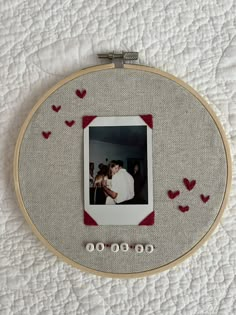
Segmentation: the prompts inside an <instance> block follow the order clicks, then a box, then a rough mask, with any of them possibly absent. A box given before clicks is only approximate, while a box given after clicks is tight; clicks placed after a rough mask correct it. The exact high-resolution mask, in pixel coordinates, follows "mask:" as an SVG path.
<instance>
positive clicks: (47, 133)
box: [42, 131, 51, 139]
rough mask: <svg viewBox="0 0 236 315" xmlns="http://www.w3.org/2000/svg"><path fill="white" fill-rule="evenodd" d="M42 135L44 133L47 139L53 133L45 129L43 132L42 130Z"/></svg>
mask: <svg viewBox="0 0 236 315" xmlns="http://www.w3.org/2000/svg"><path fill="white" fill-rule="evenodd" d="M42 135H43V137H44V138H45V139H48V138H49V137H50V135H51V131H48V132H46V131H43V132H42Z"/></svg>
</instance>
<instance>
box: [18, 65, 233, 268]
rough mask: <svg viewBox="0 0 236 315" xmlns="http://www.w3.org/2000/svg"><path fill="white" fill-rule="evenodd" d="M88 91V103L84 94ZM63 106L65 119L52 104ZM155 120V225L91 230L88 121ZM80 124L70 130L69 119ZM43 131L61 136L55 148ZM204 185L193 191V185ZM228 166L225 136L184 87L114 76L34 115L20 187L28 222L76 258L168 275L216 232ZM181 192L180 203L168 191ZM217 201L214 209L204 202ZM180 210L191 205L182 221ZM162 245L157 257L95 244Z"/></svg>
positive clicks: (153, 78) (78, 83)
mask: <svg viewBox="0 0 236 315" xmlns="http://www.w3.org/2000/svg"><path fill="white" fill-rule="evenodd" d="M77 88H79V89H82V88H85V89H86V90H87V95H86V97H85V98H84V99H80V98H78V97H77V96H76V95H75V90H76V89H77ZM52 104H55V105H61V106H62V109H61V111H60V112H59V113H55V112H54V111H52V110H51V105H52ZM139 114H152V115H153V120H154V128H153V177H154V210H155V224H154V225H153V226H98V227H96V226H86V225H84V223H83V210H84V206H83V129H82V116H84V115H98V116H115V115H139ZM72 119H73V120H75V121H76V124H75V125H74V126H73V127H72V128H69V127H67V126H66V125H65V123H64V121H65V120H72ZM42 131H51V132H52V134H51V136H50V138H49V139H48V140H45V139H44V138H43V137H42V136H41V132H42ZM184 177H187V178H189V179H195V180H196V181H197V184H196V186H195V188H194V189H193V190H192V191H187V190H186V188H185V187H184V185H183V178H184ZM226 179H227V160H226V155H225V149H224V145H223V141H222V138H221V135H220V133H219V131H218V129H217V127H216V125H215V123H214V120H213V119H212V117H211V116H210V114H209V113H208V111H207V110H206V109H205V107H204V106H203V105H202V104H201V103H200V102H199V101H198V100H197V99H196V98H195V97H194V96H193V95H192V94H191V93H190V92H188V91H187V90H186V89H184V88H183V87H182V86H180V85H179V84H177V83H176V82H174V81H172V80H169V79H167V78H164V77H162V76H160V75H157V74H152V73H149V72H144V71H139V70H128V69H109V70H102V71H98V72H93V73H89V74H86V75H83V76H81V77H79V78H77V79H74V80H72V81H70V82H69V83H67V84H65V85H63V86H62V87H61V88H59V89H58V90H57V91H55V92H54V93H53V94H52V95H50V96H49V97H48V99H47V100H46V101H45V102H44V103H43V104H42V105H41V106H40V108H39V109H38V110H37V112H36V113H35V114H34V116H33V118H32V120H31V122H30V123H29V125H28V128H27V130H26V132H25V135H24V139H23V141H22V145H21V149H20V156H19V182H20V189H21V194H22V198H23V201H24V205H25V208H26V209H27V211H28V214H29V216H30V218H31V220H32V221H33V223H34V224H35V226H36V228H37V229H38V230H39V232H40V233H41V234H42V235H43V236H44V237H45V238H46V239H47V240H48V242H49V243H50V244H51V245H52V246H53V247H55V248H56V249H57V250H58V251H59V252H61V253H62V254H64V255H65V256H67V257H68V258H70V259H71V260H73V261H75V262H77V263H79V264H81V265H83V266H86V267H89V268H92V269H95V270H98V271H104V272H112V273H132V272H142V271H147V270H151V269H154V268H158V267H160V266H163V265H165V264H167V263H170V262H171V261H174V260H176V259H177V258H179V257H180V256H182V255H184V254H185V253H186V252H188V251H189V250H190V249H191V248H192V247H193V246H194V245H195V244H196V243H197V242H198V241H199V240H200V239H201V238H202V237H203V236H204V235H205V234H206V232H207V231H208V230H209V228H210V227H211V225H212V224H213V222H214V220H215V218H216V216H217V214H218V212H219V210H220V207H221V204H222V200H223V197H224V193H225V188H226ZM169 189H172V190H180V192H181V194H180V196H179V197H178V198H176V199H174V200H171V199H169V198H168V196H167V191H168V190H169ZM202 193H203V194H205V195H210V196H211V198H210V200H209V202H208V203H206V204H204V203H203V202H202V201H201V200H200V197H199V196H200V194H202ZM179 205H189V207H190V210H189V211H188V212H186V213H182V212H180V211H179V210H178V206H179ZM98 241H101V242H104V243H112V242H118V243H120V242H124V241H125V242H127V243H129V244H137V243H141V244H147V243H150V244H154V245H155V250H154V252H153V253H152V254H145V253H143V254H137V253H135V251H134V250H129V251H128V252H126V253H123V252H118V253H112V252H111V251H110V249H107V248H106V249H105V250H104V251H103V252H100V253H98V252H97V251H94V252H92V253H88V252H87V251H86V250H85V244H86V243H87V242H94V243H96V242H98Z"/></svg>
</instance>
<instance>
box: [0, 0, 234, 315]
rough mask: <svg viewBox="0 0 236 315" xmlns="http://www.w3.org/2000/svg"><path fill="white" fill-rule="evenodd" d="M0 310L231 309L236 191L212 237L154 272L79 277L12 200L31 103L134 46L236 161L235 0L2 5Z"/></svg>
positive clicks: (108, 314)
mask: <svg viewBox="0 0 236 315" xmlns="http://www.w3.org/2000/svg"><path fill="white" fill-rule="evenodd" d="M0 16H1V20H0V21H1V23H0V65H1V72H0V77H1V89H0V97H1V102H0V154H1V159H0V174H1V175H0V315H8V314H30V315H31V314H32V315H39V314H42V315H49V314H80V315H87V314H89V315H126V314H127V315H150V314H187V315H189V314H190V315H193V314H196V315H201V314H206V315H211V314H221V315H225V314H236V301H235V295H236V282H235V274H236V209H235V203H236V190H235V179H236V178H235V173H234V178H233V186H232V191H231V198H230V201H229V204H228V207H227V209H226V211H225V213H224V216H223V219H222V221H221V223H220V225H219V227H218V228H217V229H216V231H215V232H214V234H213V235H212V236H211V238H210V239H209V241H208V242H207V243H206V244H205V245H204V246H203V247H202V248H201V249H200V250H198V251H197V252H196V253H195V254H194V255H193V256H192V257H191V258H189V259H187V260H185V262H184V263H182V264H181V265H178V266H177V267H175V268H173V269H171V270H169V271H166V272H163V273H161V274H158V275H154V276H150V277H147V278H141V279H132V280H119V279H109V278H101V277H97V276H94V275H90V274H86V273H84V272H81V271H79V270H77V269H75V268H72V267H70V266H69V265H66V264H65V263H64V262H62V261H60V260H59V259H58V258H56V257H55V256H54V255H53V254H51V253H50V252H49V251H48V250H47V249H46V248H45V247H44V246H43V245H42V244H41V242H40V241H38V240H37V238H36V237H35V236H34V235H33V233H32V232H31V229H30V228H29V227H28V225H27V224H26V222H25V219H24V218H23V215H22V213H21V211H20V210H19V207H18V205H17V202H16V198H15V193H14V186H13V176H12V164H13V151H14V146H15V143H16V139H17V135H18V133H19V129H20V127H21V125H22V123H23V121H24V120H25V118H26V116H27V113H28V112H29V111H30V109H31V108H32V107H33V105H34V103H35V102H36V101H37V100H38V98H39V97H40V96H41V95H42V94H43V93H44V92H46V91H47V90H48V88H49V87H51V86H52V85H54V84H55V83H56V82H57V81H59V80H61V79H62V78H63V77H65V76H67V75H68V74H70V73H72V72H74V71H76V70H79V69H81V68H85V67H87V66H91V65H95V64H97V63H99V60H97V58H96V54H97V53H101V52H108V51H109V52H110V51H113V50H125V51H126V50H130V51H139V52H140V60H139V62H140V63H141V64H146V65H150V66H155V67H158V68H160V69H162V70H165V71H168V72H170V73H172V74H174V75H175V76H178V77H180V78H181V79H183V80H184V81H186V82H187V83H189V84H190V85H192V86H193V87H194V88H195V89H197V90H198V91H199V92H200V94H201V95H203V96H204V97H205V98H206V99H207V100H208V101H209V102H210V104H212V106H213V108H214V110H215V111H216V112H217V115H218V116H219V118H220V120H221V122H222V124H223V126H224V128H225V130H226V133H227V136H228V139H229V141H230V144H231V149H232V155H233V156H234V155H235V154H236V146H235V139H236V18H235V16H236V1H234V0H227V1H225V0H197V1H196V0H195V1H194V0H190V1H183V0H159V1H155V0H145V1H143V0H126V1H124V0H123V1H119V0H110V1H109V0H94V1H92V0H84V1H82V0H77V1H76V0H65V1H60V0H57V1H56V0H41V1H39V0H33V1H26V0H11V1H4V0H2V1H1V2H0Z"/></svg>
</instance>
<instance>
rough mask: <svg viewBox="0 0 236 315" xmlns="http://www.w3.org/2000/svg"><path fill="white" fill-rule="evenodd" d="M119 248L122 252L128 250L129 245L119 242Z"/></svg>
mask: <svg viewBox="0 0 236 315" xmlns="http://www.w3.org/2000/svg"><path fill="white" fill-rule="evenodd" d="M120 250H121V251H122V252H127V251H128V250H129V245H128V244H127V243H121V244H120Z"/></svg>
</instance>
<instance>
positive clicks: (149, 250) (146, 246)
mask: <svg viewBox="0 0 236 315" xmlns="http://www.w3.org/2000/svg"><path fill="white" fill-rule="evenodd" d="M153 250H154V247H153V245H152V244H147V245H145V252H146V253H148V254H150V253H152V252H153Z"/></svg>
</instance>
